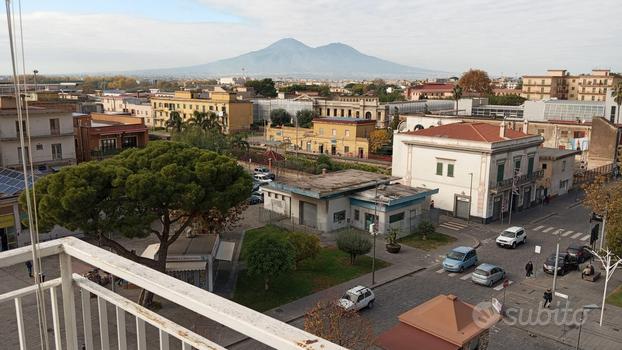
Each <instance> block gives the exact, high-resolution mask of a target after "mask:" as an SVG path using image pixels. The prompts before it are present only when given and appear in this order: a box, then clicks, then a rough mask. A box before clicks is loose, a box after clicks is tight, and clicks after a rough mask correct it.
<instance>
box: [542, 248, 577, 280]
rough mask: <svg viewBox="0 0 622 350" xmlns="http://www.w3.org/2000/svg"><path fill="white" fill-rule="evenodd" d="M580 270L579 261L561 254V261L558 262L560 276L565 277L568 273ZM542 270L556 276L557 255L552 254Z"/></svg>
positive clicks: (566, 254) (564, 253)
mask: <svg viewBox="0 0 622 350" xmlns="http://www.w3.org/2000/svg"><path fill="white" fill-rule="evenodd" d="M578 268H579V263H578V262H577V259H576V258H575V257H574V256H572V255H570V254H568V253H566V252H563V253H559V261H558V262H557V274H558V275H560V276H563V275H565V274H566V273H567V272H568V271H572V270H576V269H578ZM542 270H543V271H544V272H546V273H548V274H551V275H552V274H554V271H555V254H551V255H550V256H549V257H548V258H547V259H546V261H545V262H544V265H543V266H542Z"/></svg>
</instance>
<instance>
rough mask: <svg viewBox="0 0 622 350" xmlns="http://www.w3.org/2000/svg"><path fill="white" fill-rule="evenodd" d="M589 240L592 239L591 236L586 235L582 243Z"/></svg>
mask: <svg viewBox="0 0 622 350" xmlns="http://www.w3.org/2000/svg"><path fill="white" fill-rule="evenodd" d="M588 239H590V235H585V236H584V237H582V238H581V240H582V241H587V240H588Z"/></svg>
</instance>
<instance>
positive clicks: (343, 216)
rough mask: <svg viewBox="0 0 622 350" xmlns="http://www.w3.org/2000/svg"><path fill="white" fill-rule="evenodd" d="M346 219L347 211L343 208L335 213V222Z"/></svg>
mask: <svg viewBox="0 0 622 350" xmlns="http://www.w3.org/2000/svg"><path fill="white" fill-rule="evenodd" d="M345 220H346V211H345V210H341V211H338V212H336V213H334V214H333V222H338V223H341V222H344V221H345Z"/></svg>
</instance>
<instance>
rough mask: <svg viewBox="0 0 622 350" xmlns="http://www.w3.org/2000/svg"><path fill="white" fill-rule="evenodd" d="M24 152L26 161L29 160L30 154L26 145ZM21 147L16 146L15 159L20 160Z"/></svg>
mask: <svg viewBox="0 0 622 350" xmlns="http://www.w3.org/2000/svg"><path fill="white" fill-rule="evenodd" d="M24 151H25V153H26V163H28V162H30V154H29V152H28V147H26V149H24ZM22 159H23V158H22V148H21V147H17V160H18V162H20V163H21V162H22Z"/></svg>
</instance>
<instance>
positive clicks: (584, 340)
mask: <svg viewBox="0 0 622 350" xmlns="http://www.w3.org/2000/svg"><path fill="white" fill-rule="evenodd" d="M552 280H553V279H552V276H549V275H540V276H538V277H537V278H535V279H526V280H523V281H522V282H520V283H518V284H517V285H515V286H511V287H510V288H508V292H507V295H506V307H511V308H516V309H520V310H522V316H520V315H521V314H520V313H519V314H518V316H519V317H518V320H519V323H526V322H521V321H526V320H528V319H534V320H535V319H536V318H538V319H544V318H546V316H543V317H542V318H541V317H540V316H538V304H539V303H540V302H541V301H542V295H543V293H544V291H545V290H546V289H547V288H551V284H552ZM621 283H622V274H620V273H618V274H617V275H614V277H613V278H612V279H611V280H610V281H609V286H608V288H607V289H608V291H607V293H610V292H611V291H613V289H615V287H617V286H619V285H620V284H621ZM603 288H604V279H603V278H601V279H599V280H598V281H597V282H588V281H584V280H581V279H580V274H579V272H572V273H570V274H568V275H566V276H563V277H560V278H558V279H557V292H560V293H563V294H566V295H568V308H569V311H568V315H567V318H566V316H564V312H563V310H564V309H565V308H566V301H565V300H564V299H562V298H560V297H557V296H554V297H553V307H552V308H551V310H553V311H555V310H558V311H559V317H558V319H559V320H560V323H565V324H566V325H559V324H555V322H553V321H554V319H553V320H552V321H551V322H547V324H536V325H534V324H522V325H521V324H517V325H513V327H517V328H520V329H523V330H525V331H527V332H529V333H531V334H535V335H539V336H543V337H547V338H550V339H553V340H557V341H559V342H561V343H564V344H567V345H570V346H573V347H574V346H576V345H577V339H578V336H579V327H578V325H577V324H571V323H572V319H573V312H574V311H575V310H578V309H581V308H582V307H583V306H584V305H589V304H596V305H600V304H601V303H602V292H603ZM500 297H501V298H502V296H500ZM499 300H501V299H499ZM529 312H532V315H529ZM515 317H516V316H515ZM599 319H600V310H592V311H590V312H589V313H588V314H587V317H586V321H585V323H584V324H583V326H582V327H581V328H582V330H581V339H580V342H581V344H580V348H582V349H599V350H609V349H610V350H617V349H620V348H622V331H621V326H622V308H619V307H616V306H613V305H609V304H606V307H605V315H604V322H603V325H602V326H600V325H599ZM563 320H566V321H563Z"/></svg>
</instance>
